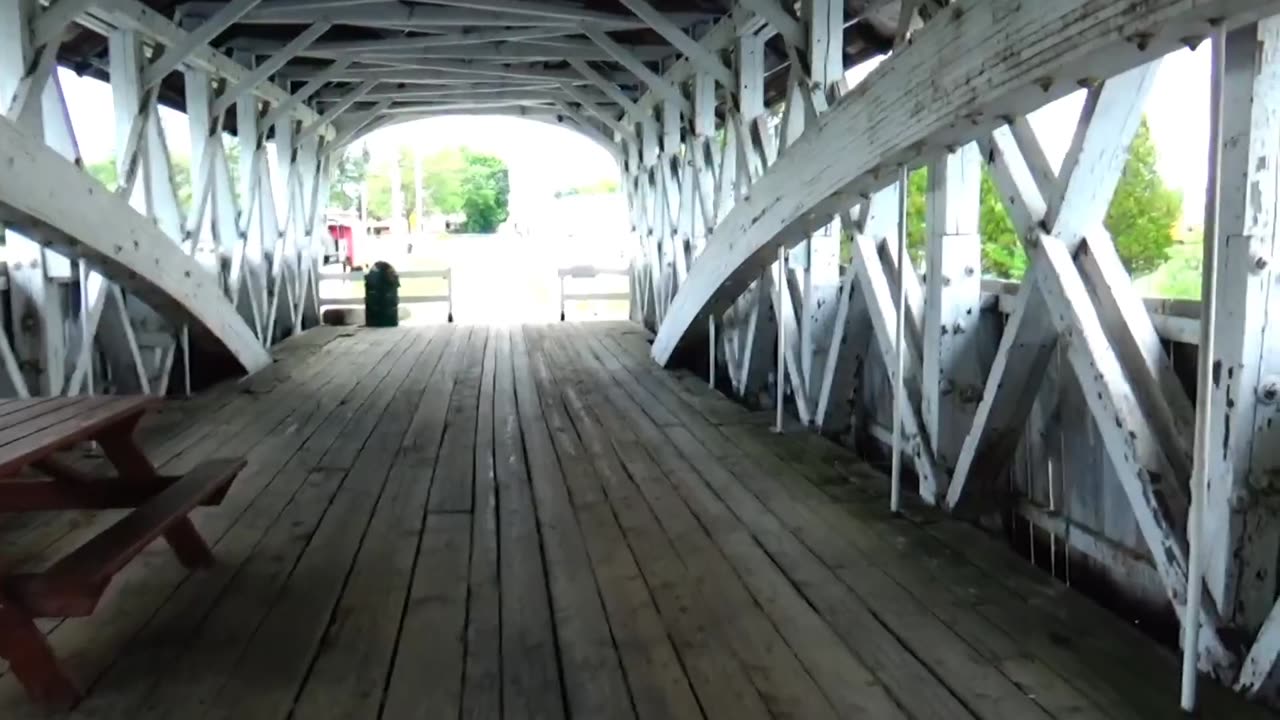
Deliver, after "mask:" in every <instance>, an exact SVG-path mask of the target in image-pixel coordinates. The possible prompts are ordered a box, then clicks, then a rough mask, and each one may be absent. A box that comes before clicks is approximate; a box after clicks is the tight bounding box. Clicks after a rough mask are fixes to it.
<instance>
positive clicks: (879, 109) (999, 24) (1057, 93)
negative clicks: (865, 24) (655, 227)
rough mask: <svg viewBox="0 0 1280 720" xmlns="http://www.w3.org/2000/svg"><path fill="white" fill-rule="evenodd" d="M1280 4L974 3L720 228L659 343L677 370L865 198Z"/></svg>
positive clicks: (853, 103) (889, 71) (933, 29)
mask: <svg viewBox="0 0 1280 720" xmlns="http://www.w3.org/2000/svg"><path fill="white" fill-rule="evenodd" d="M1277 10H1280V2H1276V1H1275V0H1269V1H1267V2H1250V1H1249V0H1151V1H1149V2H1141V3H1099V2H1096V1H1095V0H1023V2H1019V3H1014V2H994V1H992V0H961V2H958V3H955V4H953V5H951V6H949V7H948V8H947V9H946V10H944V11H943V12H942V13H940V15H939V16H938V17H936V18H934V19H933V20H931V21H930V22H929V24H928V25H926V26H925V27H924V28H923V29H921V30H920V31H919V32H918V33H917V34H916V35H914V36H913V38H912V42H911V45H910V46H908V47H906V48H905V49H903V50H901V51H899V52H898V53H896V54H895V55H894V56H893V57H891V58H889V59H888V60H887V61H885V62H884V63H883V64H881V66H880V67H878V68H876V70H875V71H873V72H872V73H871V75H870V76H868V77H867V79H866V80H865V81H864V82H863V83H862V84H861V85H859V86H858V87H857V88H855V89H854V90H853V91H851V92H850V93H848V94H847V95H845V96H844V97H843V98H842V99H841V100H840V101H839V103H837V104H836V105H835V106H834V107H833V108H832V109H831V110H829V111H828V112H827V113H826V114H825V115H823V116H821V117H820V118H819V122H818V124H817V126H816V127H815V128H813V129H812V130H810V131H808V132H806V133H804V135H802V136H801V137H800V139H799V140H798V141H797V142H796V143H795V144H793V145H791V146H790V147H788V148H787V149H786V150H785V151H784V152H783V153H782V156H781V157H780V158H779V159H778V161H777V162H776V163H775V164H774V165H773V166H772V167H770V168H769V171H768V172H767V173H765V174H764V175H763V176H762V177H761V178H760V179H759V180H758V181H756V183H755V184H754V185H753V186H752V187H751V190H750V194H749V195H748V197H747V198H746V199H744V200H743V201H741V202H739V203H738V204H737V205H736V206H734V208H733V210H732V211H730V213H729V214H728V215H727V216H726V217H725V218H724V220H723V221H722V222H721V223H720V224H719V225H718V226H717V227H716V229H715V231H714V232H713V233H712V235H711V237H710V238H709V240H708V242H707V246H706V250H705V251H704V252H703V254H702V255H701V256H700V257H699V258H698V260H697V261H696V262H695V263H694V265H693V268H692V269H691V271H690V273H689V276H688V277H687V278H686V280H685V282H684V284H683V285H682V286H681V288H680V290H679V292H678V293H677V295H676V297H675V299H674V300H673V301H672V303H671V305H670V307H669V308H668V310H667V314H666V317H665V318H664V319H663V322H662V326H661V327H660V328H659V329H658V336H657V338H655V340H654V343H653V351H652V352H653V358H654V360H656V361H657V362H658V363H659V364H662V365H665V364H667V362H668V361H669V360H670V359H671V356H672V353H673V352H674V350H675V349H676V347H677V345H679V344H680V343H681V342H682V341H685V340H688V341H694V340H698V339H699V338H700V335H701V333H702V332H705V329H706V325H707V323H706V321H705V318H706V317H707V315H708V314H710V313H714V312H720V311H723V310H724V309H725V308H727V307H728V306H729V304H730V303H732V302H733V300H734V299H736V298H737V297H739V296H740V295H741V294H742V292H743V291H744V290H745V289H746V288H747V286H748V285H749V284H750V283H751V282H752V281H753V280H755V279H756V278H758V277H760V273H761V271H762V270H763V269H764V268H766V267H767V266H768V265H769V264H770V263H771V262H772V261H773V260H774V259H775V258H776V257H777V252H778V246H779V245H787V246H792V245H796V244H798V243H799V242H800V241H801V240H803V239H804V238H805V237H806V236H807V235H809V234H810V233H812V232H815V231H817V230H818V229H820V228H821V227H823V226H825V225H826V224H827V223H828V222H829V221H830V220H831V218H832V216H833V215H834V214H835V213H837V212H840V211H843V210H845V209H847V208H848V207H850V206H851V205H852V204H853V203H854V202H856V201H857V200H858V198H860V197H866V196H868V195H869V194H870V193H872V192H874V191H876V190H878V189H880V188H882V187H885V186H887V185H889V184H891V183H892V182H893V181H894V178H895V175H896V173H895V169H896V168H897V167H898V166H899V165H901V164H904V163H908V164H913V165H914V164H921V163H924V162H928V161H929V160H931V159H933V158H935V157H940V156H942V155H943V154H944V153H945V152H946V151H947V149H948V148H953V147H959V146H961V145H964V144H965V143H967V142H970V141H972V140H975V139H977V138H979V137H982V136H983V135H985V134H987V133H990V132H991V131H992V130H993V129H995V128H996V127H998V126H1000V125H1002V124H1004V122H1005V121H1006V120H1007V118H1009V117H1013V116H1014V115H1018V114H1025V113H1028V112H1030V111H1032V110H1034V109H1036V108H1038V107H1040V106H1042V105H1044V104H1046V103H1048V102H1052V101H1053V100H1056V99H1057V98H1060V97H1062V96H1064V95H1067V94H1069V93H1071V92H1072V91H1074V90H1076V89H1078V88H1079V87H1080V86H1081V83H1088V82H1090V81H1093V80H1096V79H1100V78H1107V77H1111V76H1113V75H1116V74H1118V73H1120V72H1123V71H1125V70H1128V69H1130V68H1133V67H1136V66H1138V65H1141V64H1143V63H1145V62H1149V61H1150V60H1153V59H1155V58H1156V57H1159V56H1160V55H1162V54H1164V53H1167V52H1169V51H1172V50H1175V49H1177V48H1180V47H1183V46H1184V45H1185V44H1186V42H1187V39H1188V38H1204V37H1206V36H1207V35H1208V34H1209V32H1210V30H1211V27H1210V24H1209V21H1210V19H1213V20H1215V21H1223V22H1226V23H1227V24H1228V26H1236V25H1240V24H1243V23H1246V22H1251V21H1254V20H1258V19H1260V18H1263V17H1266V16H1268V15H1271V14H1275V13H1276V12H1277Z"/></svg>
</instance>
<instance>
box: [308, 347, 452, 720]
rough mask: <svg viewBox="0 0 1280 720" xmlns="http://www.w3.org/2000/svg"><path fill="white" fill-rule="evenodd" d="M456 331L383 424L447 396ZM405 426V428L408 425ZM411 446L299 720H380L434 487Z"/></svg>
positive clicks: (398, 395) (381, 506)
mask: <svg viewBox="0 0 1280 720" xmlns="http://www.w3.org/2000/svg"><path fill="white" fill-rule="evenodd" d="M451 330H452V328H451V327H450V328H447V329H446V330H442V331H439V335H438V336H437V337H436V338H434V341H433V342H432V343H431V345H430V346H429V347H428V348H427V349H426V351H425V352H423V353H422V355H421V357H420V359H419V360H418V361H417V362H416V363H415V365H414V367H413V369H412V370H411V371H410V374H409V377H408V378H407V379H406V380H405V382H404V383H403V384H402V385H401V386H400V387H399V388H398V389H397V390H396V391H395V396H394V398H393V399H392V401H391V404H390V405H388V406H387V408H386V409H385V410H384V411H383V417H384V419H385V418H391V417H398V418H412V417H414V416H416V413H417V409H418V408H419V406H420V405H421V404H423V403H424V402H425V399H426V396H427V393H428V392H439V393H441V394H444V393H447V392H449V386H450V385H451V382H450V380H451V376H452V373H453V372H454V371H455V370H456V363H457V362H458V361H457V360H456V354H453V353H450V354H449V356H448V357H444V358H443V359H442V356H444V355H445V350H446V346H448V347H449V349H452V345H451V344H450V342H449V340H450V338H449V336H450V335H453V334H454V333H453V332H451ZM457 334H458V335H461V333H457ZM442 336H443V337H442ZM442 363H443V364H444V365H445V368H443V369H441V368H440V365H441V364H442ZM428 388H430V390H428ZM403 424H404V427H406V428H408V427H409V426H410V425H411V421H409V422H404V423H403ZM438 443H439V438H438V437H436V438H415V442H414V447H415V448H431V447H433V446H434V445H436V444H438ZM406 445H407V442H406V441H405V440H404V439H403V436H402V440H401V443H400V447H399V450H397V451H396V454H395V459H394V461H393V463H392V465H391V469H390V471H389V472H388V476H387V483H386V486H385V489H384V490H383V492H382V496H381V497H380V498H379V500H378V504H377V505H376V507H375V508H374V511H373V517H372V518H371V519H370V521H369V529H368V531H367V532H366V533H365V537H364V540H363V541H362V542H361V544H360V551H359V553H358V554H357V556H356V561H355V566H354V567H353V569H352V571H351V574H350V576H349V577H348V579H347V582H346V586H345V587H344V589H343V593H342V597H341V599H340V600H339V602H338V605H337V607H336V609H335V610H334V618H333V621H332V622H331V624H330V626H329V628H328V630H327V632H326V633H325V636H324V639H323V641H322V644H321V648H320V652H319V653H318V654H317V656H316V658H315V661H314V664H313V665H312V668H311V670H310V672H309V674H308V676H307V680H306V682H305V684H304V685H303V688H302V691H301V694H300V695H299V696H298V699H297V702H296V708H295V710H294V713H295V714H296V715H298V716H299V717H306V718H316V719H317V720H322V719H323V718H353V717H375V716H376V715H377V714H378V709H379V707H380V706H381V704H382V696H383V689H384V687H385V686H386V684H387V681H386V677H387V674H388V672H389V671H390V667H391V662H392V657H393V653H394V652H395V650H396V647H397V637H398V636H399V635H400V617H401V615H402V613H403V612H404V603H405V596H406V593H408V591H409V586H410V583H411V579H412V576H413V570H414V563H415V556H416V554H417V553H416V548H415V547H414V545H413V543H411V542H406V538H414V537H417V536H418V535H420V534H421V533H422V525H423V520H424V513H425V511H426V504H427V496H428V493H429V492H430V489H431V487H432V484H433V481H432V472H431V470H432V467H433V465H434V463H433V462H432V460H433V459H434V457H433V456H434V452H431V453H428V452H423V451H418V452H414V453H413V454H409V455H407V454H406V449H405V448H406ZM401 647H403V644H402V645H401ZM393 717H402V716H401V715H394V716H393Z"/></svg>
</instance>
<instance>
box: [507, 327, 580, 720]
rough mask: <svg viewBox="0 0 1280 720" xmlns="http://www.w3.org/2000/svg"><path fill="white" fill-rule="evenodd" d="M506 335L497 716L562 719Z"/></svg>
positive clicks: (557, 664) (544, 582)
mask: <svg viewBox="0 0 1280 720" xmlns="http://www.w3.org/2000/svg"><path fill="white" fill-rule="evenodd" d="M511 346H512V343H511V331H510V330H509V329H503V330H501V331H500V332H499V333H498V337H497V353H496V355H495V375H494V390H493V418H494V439H493V455H494V462H495V464H496V470H497V472H496V474H495V478H496V484H497V490H498V558H499V578H500V583H501V592H502V611H501V612H502V615H501V617H502V623H501V626H502V716H503V717H504V718H519V717H537V718H558V717H564V715H565V704H564V697H563V692H562V688H561V684H560V673H561V669H560V662H559V657H558V655H557V652H556V639H555V629H554V627H553V624H552V615H551V605H550V598H549V597H548V587H547V576H546V571H545V564H544V561H543V555H542V548H541V541H540V537H539V534H538V524H537V519H536V517H535V516H534V511H533V491H532V488H531V486H530V484H529V471H528V468H527V466H526V464H525V452H524V441H523V438H522V435H521V431H520V418H519V415H518V410H517V407H516V394H515V365H514V362H513V358H512V347H511Z"/></svg>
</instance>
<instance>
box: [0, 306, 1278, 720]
mask: <svg viewBox="0 0 1280 720" xmlns="http://www.w3.org/2000/svg"><path fill="white" fill-rule="evenodd" d="M277 356H278V361H277V362H276V364H275V365H274V366H273V367H271V368H269V369H268V370H267V371H265V372H264V373H261V374H260V375H259V376H257V377H255V378H253V379H251V380H248V381H246V382H244V383H241V384H239V385H233V386H226V387H220V388H216V389H214V390H213V391H210V392H208V393H206V394H204V395H202V396H200V397H198V398H195V399H193V400H191V401H186V402H175V403H172V404H171V407H170V408H169V409H168V410H167V411H165V412H163V413H161V414H159V415H158V416H157V417H155V418H153V419H152V420H151V421H150V424H149V426H148V428H147V430H146V444H147V446H148V450H149V452H150V453H151V454H152V456H153V457H154V458H155V459H156V460H158V461H162V462H163V463H165V464H166V465H167V466H168V468H169V469H172V470H174V471H181V470H182V469H184V468H186V467H188V466H190V465H192V464H194V463H196V462H198V461H199V460H201V459H204V458H205V457H208V456H212V455H222V456H226V455H243V456H247V458H248V460H249V467H248V469H247V470H246V471H245V472H244V473H242V474H241V477H240V479H239V480H238V481H237V482H236V484H235V485H234V486H233V489H232V491H231V493H230V494H229V495H228V497H227V499H226V501H225V502H224V503H223V505H221V506H219V507H216V508H205V509H201V510H198V511H197V512H196V514H195V516H194V517H195V520H196V524H197V525H198V527H199V528H200V529H201V531H202V532H203V533H204V535H205V536H206V537H207V538H209V539H210V541H211V543H216V544H215V547H214V551H215V554H216V555H217V557H218V564H217V566H216V567H214V568H213V569H211V570H209V571H205V572H200V573H196V574H194V575H188V574H187V573H185V572H184V571H182V570H181V568H180V567H179V566H178V565H177V563H176V562H175V561H174V560H173V558H172V555H171V553H169V552H167V549H166V548H165V547H163V545H158V546H154V547H152V548H151V549H149V550H148V551H147V552H145V553H144V554H143V555H142V556H140V557H139V558H138V559H136V560H135V561H134V562H133V563H132V564H131V565H130V566H129V567H128V568H127V569H126V570H125V571H124V572H123V573H122V574H121V575H120V576H119V577H117V579H116V582H115V583H114V584H113V585H112V586H111V588H110V590H109V592H108V595H107V597H106V598H105V599H104V601H103V603H102V605H101V607H100V608H99V610H98V612H97V613H95V614H94V615H93V616H91V617H88V618H79V619H71V620H66V621H62V622H48V623H46V624H44V626H43V629H44V630H45V631H46V632H48V633H49V634H50V637H51V639H52V642H53V644H54V646H55V647H56V649H57V651H58V652H59V654H60V656H61V657H62V658H63V660H64V662H65V664H66V666H67V667H68V668H69V670H70V671H71V672H72V673H73V674H74V675H75V676H76V677H77V678H78V680H79V681H80V682H81V683H82V685H83V686H85V687H88V688H89V693H88V696H87V698H86V699H85V701H84V702H83V703H81V705H80V706H79V708H77V709H76V711H75V712H74V713H73V716H76V717H86V718H87V717H123V718H144V717H146V718H151V717H156V718H159V717H175V718H195V717H225V718H236V719H237V720H239V719H241V718H271V719H275V718H285V717H289V716H290V715H292V716H293V717H296V718H305V719H307V720H310V719H311V718H374V717H379V716H381V717H386V718H411V717H421V718H455V717H460V716H466V717H469V718H498V717H526V716H527V717H543V718H552V717H559V716H562V715H572V716H574V717H578V718H628V717H639V718H696V717H704V716H705V717H708V718H729V719H731V720H750V719H752V718H766V717H788V718H804V719H806V720H809V719H812V718H836V717H848V718H920V719H926V718H938V719H944V718H945V719H946V720H954V719H956V718H1017V719H1019V720H1022V719H1035V718H1116V719H1123V718H1135V719H1136V718H1142V719H1145V718H1162V717H1178V716H1179V713H1178V711H1177V697H1178V693H1177V690H1178V687H1177V680H1178V675H1177V662H1176V659H1175V658H1174V657H1173V655H1172V654H1171V653H1169V652H1168V651H1167V650H1166V649H1164V648H1162V647H1160V646H1158V645H1157V644H1155V643H1154V642H1153V641H1151V640H1150V639H1148V638H1147V637H1145V636H1144V635H1142V634H1141V633H1140V632H1139V631H1137V630H1136V629H1134V628H1132V627H1129V626H1127V625H1126V624H1125V623H1123V622H1122V621H1120V620H1119V619H1118V618H1116V617H1115V616H1112V615H1110V614H1108V613H1107V612H1105V611H1103V610H1101V609H1099V608H1098V607H1096V606H1094V605H1092V604H1091V603H1090V602H1089V601H1088V600H1086V599H1085V598H1083V597H1082V596H1080V595H1078V594H1076V593H1074V592H1073V591H1071V590H1069V589H1068V588H1066V587H1064V586H1062V585H1060V584H1058V583H1057V582H1055V581H1054V580H1052V579H1051V578H1049V577H1048V576H1047V575H1044V574H1042V573H1040V572H1039V571H1037V570H1036V569H1035V568H1033V567H1030V566H1029V565H1027V564H1026V563H1025V562H1024V561H1023V560H1021V559H1020V558H1017V557H1016V556H1015V555H1013V554H1012V553H1011V552H1009V551H1008V550H1006V549H1005V548H1003V547H1002V546H1000V545H999V544H998V542H997V541H995V540H992V539H989V538H987V537H986V536H984V535H983V534H982V533H981V532H979V531H978V530H976V529H974V528H972V527H970V526H967V525H964V524H961V523H958V522H954V521H951V520H946V519H941V518H937V517H933V516H930V515H927V514H924V513H918V514H911V515H910V516H909V517H907V518H902V519H894V518H891V517H890V516H889V515H888V513H887V511H886V510H885V507H886V505H887V503H886V502H885V500H884V498H883V497H882V496H881V494H880V488H882V487H883V485H884V483H883V478H882V477H881V476H880V475H878V474H877V473H875V472H874V471H873V470H871V469H870V468H869V467H867V466H866V465H864V464H862V463H860V462H859V461H858V459H857V458H855V457H854V456H852V455H851V454H850V453H849V452H848V451H846V450H844V449H842V448H839V447H837V446H835V445H833V444H830V443H828V442H826V441H824V440H821V439H819V438H817V437H815V436H813V435H810V434H807V433H797V434H796V435H788V436H783V437H778V436H775V435H773V434H771V433H770V432H769V431H768V428H767V427H766V426H765V425H764V423H763V422H759V421H758V420H757V416H754V415H752V414H750V413H748V412H747V411H746V410H744V409H742V408H741V407H739V406H737V405H735V404H734V403H732V402H730V401H728V400H726V399H725V398H723V397H722V396H719V395H717V394H715V393H713V392H712V391H710V390H709V389H707V387H706V385H705V383H703V382H701V381H699V380H697V379H696V378H693V377H691V376H689V375H687V374H682V373H670V372H666V371H663V370H661V369H659V368H657V367H656V366H654V365H653V364H652V363H651V362H650V361H649V359H648V356H647V344H646V342H645V334H644V331H643V330H640V329H639V328H637V327H636V326H632V325H627V324H621V323H615V324H600V325H579V326H566V325H556V326H537V327H525V328H523V329H521V328H513V329H505V328H487V327H455V326H447V325H446V326H439V327H431V328H415V329H408V328H405V329H393V330H337V329H333V328H321V329H317V330H314V331H312V332H310V333H307V334H305V335H303V336H301V337H299V338H296V339H295V340H293V341H291V342H290V343H287V344H286V345H285V346H284V347H283V348H282V349H281V350H279V351H278V353H277ZM110 517H111V516H110V515H109V514H106V513H100V514H83V513H60V514H57V515H47V516H33V515H25V516H10V517H4V516H0V542H2V543H3V544H2V545H0V547H2V548H3V550H0V552H3V553H4V555H5V556H6V558H8V560H10V561H13V560H15V559H17V560H18V561H19V562H21V563H24V564H37V565H38V564H39V563H41V562H43V561H46V560H45V559H46V558H49V557H57V556H58V555H60V554H62V553H64V552H65V551H66V549H67V548H70V547H75V546H76V545H77V544H78V543H79V542H81V541H82V540H83V539H84V538H85V537H86V536H87V535H88V534H90V533H92V532H93V531H95V530H96V529H97V528H100V527H102V526H103V524H105V523H108V522H109V521H110ZM1204 703H1205V706H1204V714H1205V716H1206V717H1213V718H1226V717H1231V718H1246V717H1263V716H1264V713H1263V712H1262V711H1261V710H1260V709H1258V708H1257V707H1254V706H1251V705H1249V704H1247V703H1245V702H1244V701H1243V700H1241V699H1239V698H1237V697H1236V696H1234V695H1231V694H1230V693H1228V692H1227V691H1225V690H1223V689H1221V688H1218V687H1217V686H1216V685H1210V684H1208V683H1206V691H1205V693H1204ZM37 714H38V713H37V711H36V709H35V708H33V707H31V706H30V704H29V703H28V702H27V701H26V699H25V697H24V696H23V695H22V693H21V691H20V690H19V688H18V687H17V684H16V683H15V682H14V681H13V678H12V677H11V676H10V675H9V674H8V673H4V675H3V676H0V717H4V718H20V717H24V716H28V715H37Z"/></svg>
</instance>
